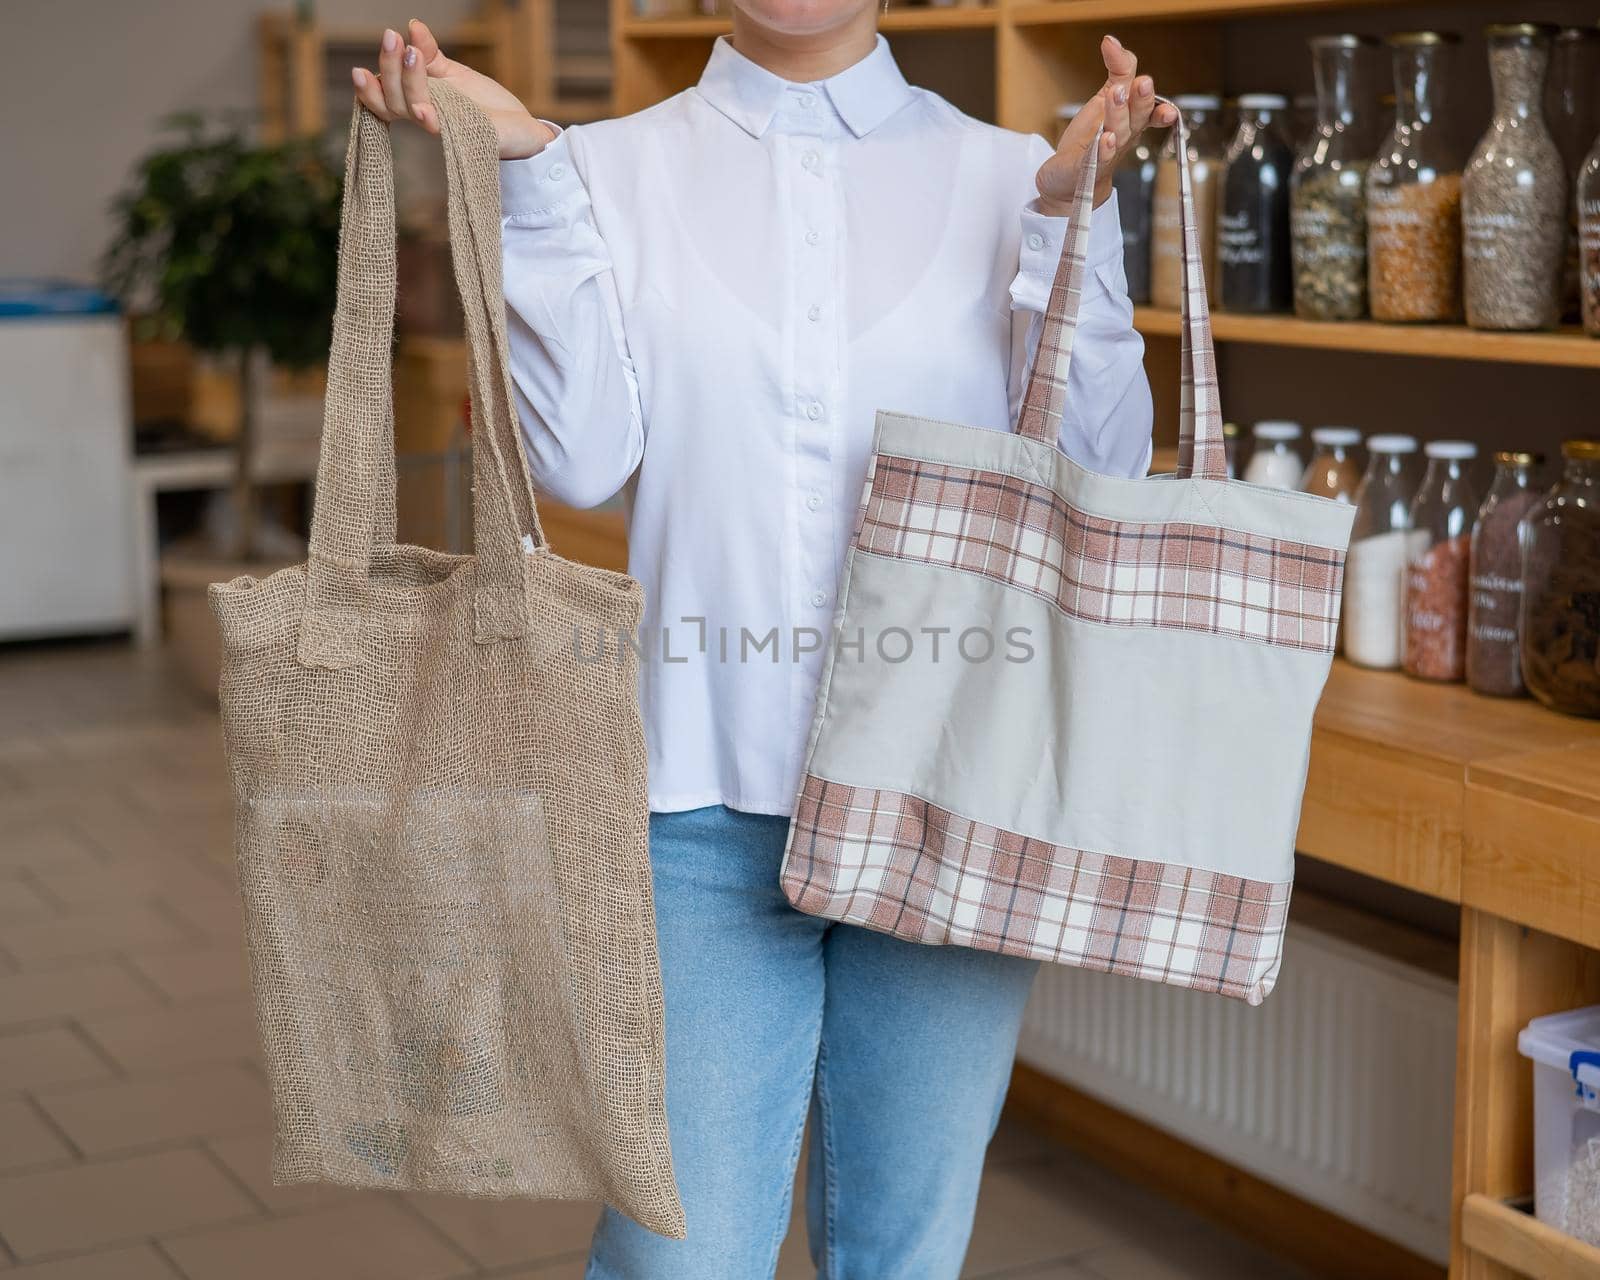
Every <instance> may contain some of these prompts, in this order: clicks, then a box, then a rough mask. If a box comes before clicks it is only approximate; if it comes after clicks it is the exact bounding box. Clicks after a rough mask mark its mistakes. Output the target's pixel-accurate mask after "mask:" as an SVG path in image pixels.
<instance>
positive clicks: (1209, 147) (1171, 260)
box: [1150, 93, 1222, 310]
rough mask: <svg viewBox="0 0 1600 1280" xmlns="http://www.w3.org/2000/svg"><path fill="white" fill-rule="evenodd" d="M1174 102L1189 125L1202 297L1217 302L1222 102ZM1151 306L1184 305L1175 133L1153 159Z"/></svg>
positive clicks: (1198, 96) (1193, 97)
mask: <svg viewBox="0 0 1600 1280" xmlns="http://www.w3.org/2000/svg"><path fill="white" fill-rule="evenodd" d="M1172 103H1173V105H1174V106H1175V107H1177V108H1178V110H1179V111H1181V112H1183V118H1184V122H1185V123H1186V124H1187V125H1188V126H1189V180H1190V183H1191V185H1192V188H1193V191H1194V213H1195V229H1196V230H1197V231H1198V232H1199V235H1200V261H1201V263H1202V264H1203V265H1204V267H1205V274H1206V298H1207V299H1208V300H1209V301H1210V302H1213V303H1214V302H1216V300H1217V178H1218V175H1219V173H1220V171H1221V169H1222V128H1221V124H1220V123H1219V117H1220V115H1221V110H1222V99H1220V98H1218V97H1217V96H1216V95H1215V94H1212V93H1188V94H1179V95H1178V96H1177V97H1175V98H1173V100H1172ZM1150 222H1151V226H1150V301H1151V303H1153V304H1154V305H1155V306H1158V307H1170V308H1172V309H1173V310H1177V308H1178V307H1179V306H1180V305H1182V303H1181V295H1182V292H1183V243H1182V237H1181V234H1180V232H1179V230H1178V131H1177V130H1176V129H1172V130H1169V131H1168V133H1167V141H1166V144H1165V145H1164V146H1163V147H1162V148H1161V154H1160V155H1159V156H1158V157H1157V159H1156V185H1155V193H1154V197H1153V199H1152V201H1151V219H1150Z"/></svg>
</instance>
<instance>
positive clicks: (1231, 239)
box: [1217, 212, 1267, 267]
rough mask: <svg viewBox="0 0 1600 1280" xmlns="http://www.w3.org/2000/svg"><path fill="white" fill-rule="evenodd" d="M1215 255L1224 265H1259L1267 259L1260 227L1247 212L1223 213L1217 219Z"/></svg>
mask: <svg viewBox="0 0 1600 1280" xmlns="http://www.w3.org/2000/svg"><path fill="white" fill-rule="evenodd" d="M1217 256H1218V257H1220V258H1221V259H1222V265H1223V266H1225V267H1245V266H1252V267H1253V266H1260V265H1261V264H1262V263H1263V262H1265V261H1266V260H1267V255H1266V249H1265V248H1264V247H1263V246H1262V243H1261V228H1260V227H1259V226H1258V225H1257V224H1256V223H1255V222H1254V221H1253V220H1252V219H1251V217H1250V214H1249V213H1248V212H1242V213H1224V214H1222V215H1221V216H1220V217H1219V218H1218V219H1217Z"/></svg>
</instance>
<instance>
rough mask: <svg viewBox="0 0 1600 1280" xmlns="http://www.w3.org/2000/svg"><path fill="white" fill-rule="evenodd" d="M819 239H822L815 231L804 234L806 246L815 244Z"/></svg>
mask: <svg viewBox="0 0 1600 1280" xmlns="http://www.w3.org/2000/svg"><path fill="white" fill-rule="evenodd" d="M821 239H822V237H821V236H820V235H818V234H817V233H816V232H815V231H808V232H806V243H807V244H816V243H817V241H819V240H821Z"/></svg>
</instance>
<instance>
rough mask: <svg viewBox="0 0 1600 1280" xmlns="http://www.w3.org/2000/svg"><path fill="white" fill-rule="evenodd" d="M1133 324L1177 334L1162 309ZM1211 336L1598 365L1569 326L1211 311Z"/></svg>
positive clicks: (1597, 356)
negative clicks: (1545, 328) (1501, 329)
mask: <svg viewBox="0 0 1600 1280" xmlns="http://www.w3.org/2000/svg"><path fill="white" fill-rule="evenodd" d="M1133 323H1134V327H1135V328H1136V329H1138V330H1139V332H1140V333H1142V334H1144V335H1145V336H1146V337H1176V336H1177V335H1178V332H1179V315H1178V313H1177V312H1176V311H1173V310H1170V309H1168V308H1164V307H1135V308H1134V309H1133ZM1211 334H1212V337H1213V338H1214V339H1215V340H1216V341H1218V342H1239V343H1255V344H1258V345H1261V346H1268V347H1304V348H1310V349H1314V350H1318V351H1359V352H1367V353H1369V354H1374V355H1392V356H1424V357H1429V358H1432V359H1437V360H1474V361H1479V362H1483V361H1489V362H1492V363H1499V364H1537V365H1559V366H1564V367H1566V368H1570V369H1600V340H1597V339H1594V338H1590V337H1586V336H1585V335H1584V333H1583V331H1582V330H1580V329H1577V328H1571V327H1569V328H1564V329H1558V330H1554V331H1552V332H1549V333H1490V332H1488V331H1485V330H1481V329H1469V328H1467V327H1466V326H1465V325H1459V324H1429V325H1406V324H1379V323H1377V322H1376V321H1373V320H1352V321H1347V322H1345V323H1342V324H1341V323H1331V322H1324V321H1315V320H1297V319H1295V318H1294V317H1293V316H1277V315H1274V316H1237V315H1229V314H1228V313H1227V312H1225V311H1214V312H1212V315H1211Z"/></svg>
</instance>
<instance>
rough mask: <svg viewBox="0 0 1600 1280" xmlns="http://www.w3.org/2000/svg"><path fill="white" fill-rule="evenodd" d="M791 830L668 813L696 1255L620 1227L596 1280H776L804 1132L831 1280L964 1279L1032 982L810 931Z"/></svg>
mask: <svg viewBox="0 0 1600 1280" xmlns="http://www.w3.org/2000/svg"><path fill="white" fill-rule="evenodd" d="M787 830H788V821H787V819H784V818H774V817H767V816H763V815H758V814H746V813H736V812H734V811H733V810H730V809H726V808H723V807H721V806H714V807H711V808H706V809H695V810H692V811H690V812H688V813H668V814H654V815H652V816H651V819H650V860H651V865H652V870H653V879H654V885H655V908H656V928H657V932H658V936H659V939H660V948H661V973H662V981H663V983H664V986H665V995H666V1031H667V1119H668V1124H669V1127H670V1131H671V1137H672V1156H673V1164H674V1168H675V1170H676V1172H677V1179H678V1190H679V1193H680V1194H681V1196H682V1197H683V1207H684V1212H685V1214H686V1216H687V1219H688V1237H687V1239H685V1240H681V1241H674V1240H667V1239H664V1238H662V1237H660V1236H657V1235H654V1234H652V1233H651V1232H649V1231H646V1230H644V1229H643V1228H642V1227H639V1226H637V1225H636V1224H635V1223H633V1222H631V1221H629V1220H628V1219H627V1218H624V1217H623V1216H622V1215H621V1214H619V1213H616V1212H615V1211H614V1210H611V1209H607V1210H605V1212H604V1214H603V1215H602V1217H601V1219H600V1225H599V1227H598V1228H597V1229H596V1231H595V1236H594V1242H593V1245H592V1247H591V1249H590V1253H589V1265H588V1269H587V1271H586V1272H585V1276H586V1280H762V1278H763V1277H770V1276H771V1275H772V1274H773V1271H774V1268H775V1267H776V1265H777V1258H778V1247H779V1245H780V1244H781V1242H782V1240H783V1236H784V1232H785V1229H786V1228H787V1226H788V1224H789V1215H790V1189H791V1188H792V1187H793V1185H794V1176H795V1165H796V1162H797V1161H798V1159H799V1155H800V1145H801V1143H800V1139H801V1133H802V1131H803V1129H804V1126H805V1120H806V1115H807V1113H808V1110H809V1112H810V1113H811V1115H812V1117H813V1126H814V1127H813V1130H812V1140H811V1145H810V1156H809V1160H808V1167H807V1170H806V1221H807V1226H808V1233H809V1236H810V1242H811V1257H812V1261H813V1262H814V1263H815V1264H816V1267H817V1274H818V1276H819V1277H822V1278H823V1280H956V1277H957V1276H959V1274H960V1271H961V1263H962V1258H963V1256H964V1255H965V1253H966V1249H967V1240H968V1237H969V1236H970V1235H971V1232H972V1219H973V1212H974V1209H975V1207H976V1204H977V1198H978V1180H979V1177H980V1175H981V1173H982V1170H983V1158H984V1151H985V1149H986V1148H987V1146H988V1143H989V1139H990V1137H991V1135H992V1134H993V1133H994V1128H995V1124H996V1123H997V1121H998V1119H999V1115H1000V1106H1001V1103H1002V1102H1003V1101H1004V1098H1005V1091H1006V1084H1007V1082H1008V1080H1009V1077H1010V1072H1011V1062H1012V1058H1013V1056H1014V1054H1015V1051H1016V1042H1017V1031H1018V1028H1019V1026H1020V1024H1021V1021H1022V1009H1023V1005H1024V1004H1025V1003H1026V1001H1027V997H1028V988H1029V987H1030V985H1031V984H1032V981H1033V975H1034V973H1035V971H1036V969H1037V967H1038V966H1037V962H1035V961H1031V960H1019V959H1016V958H1013V957H1007V956H996V955H990V954H987V953H984V952H978V951H969V950H967V949H965V948H958V947H932V946H923V945H920V944H917V943H910V942H902V941H900V940H899V939H897V938H892V937H889V936H888V935H886V934H880V933H873V932H870V931H868V930H866V929H861V928H856V927H854V926H851V925H835V924H831V923H830V922H828V921H826V920H819V919H817V918H815V917H813V916H807V915H802V914H801V913H800V912H798V911H796V910H794V909H793V908H792V907H790V906H789V904H788V902H787V901H786V900H785V899H784V896H783V891H782V890H781V889H780V888H779V886H778V869H779V865H780V863H781V862H782V858H783V844H784V837H785V835H786V833H787Z"/></svg>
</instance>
